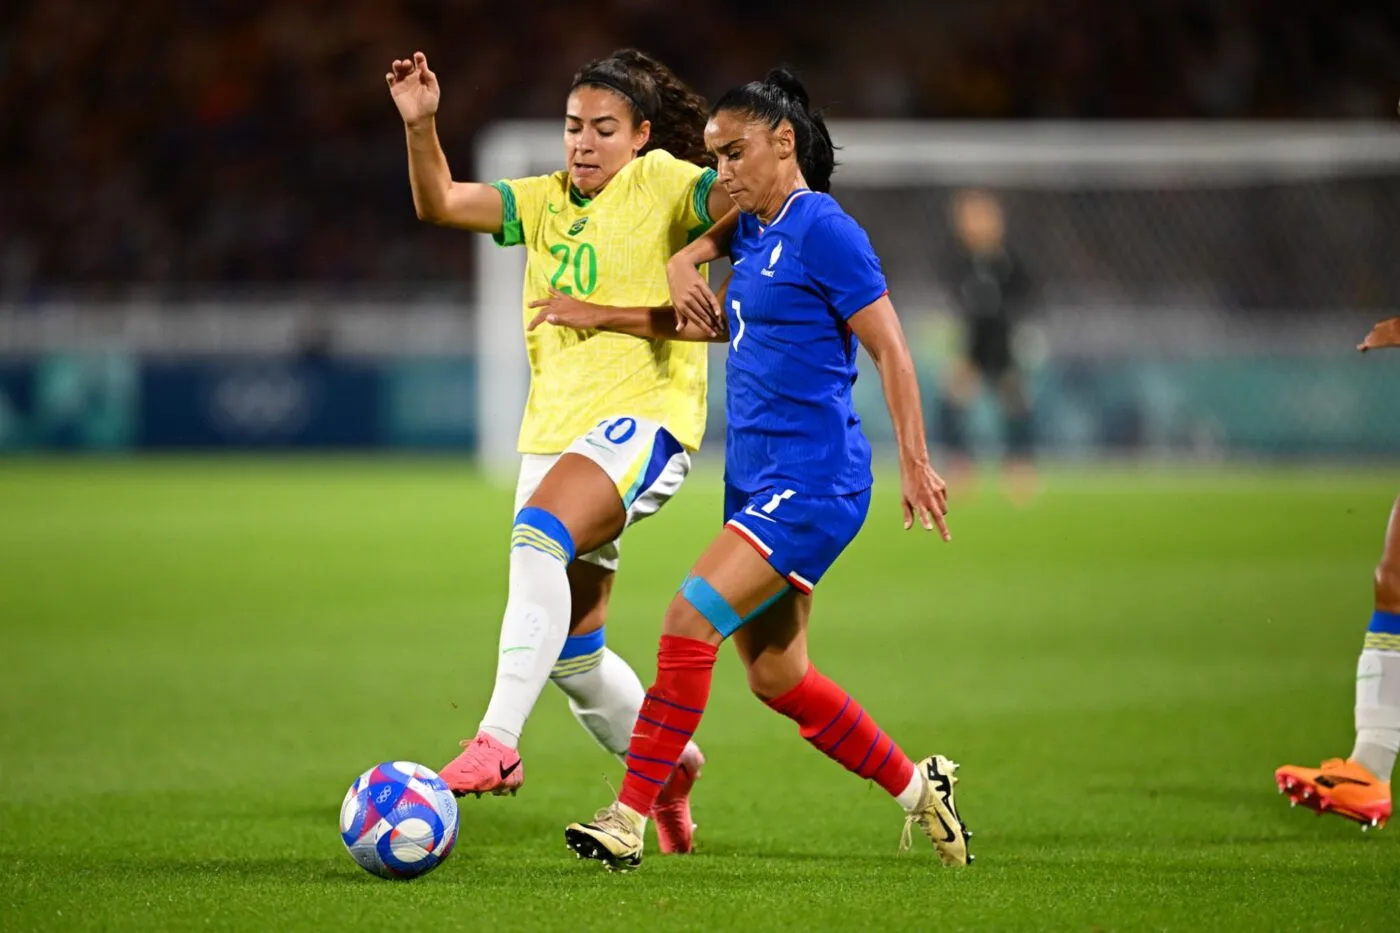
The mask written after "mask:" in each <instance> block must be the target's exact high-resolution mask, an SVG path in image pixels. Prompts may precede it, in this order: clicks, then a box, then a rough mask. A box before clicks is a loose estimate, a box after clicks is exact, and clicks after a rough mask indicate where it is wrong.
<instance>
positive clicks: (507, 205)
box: [491, 181, 525, 246]
mask: <svg viewBox="0 0 1400 933" xmlns="http://www.w3.org/2000/svg"><path fill="white" fill-rule="evenodd" d="M491 187H492V188H495V189H496V190H497V191H499V192H500V193H501V229H500V231H499V232H497V233H493V234H491V239H493V240H495V241H496V245H497V246H519V245H520V244H522V243H524V242H525V225H524V224H522V223H521V222H520V214H519V211H518V210H517V209H516V206H515V191H514V190H513V189H512V188H511V186H510V182H507V181H497V182H493V183H492V184H491Z"/></svg>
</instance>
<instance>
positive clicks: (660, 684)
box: [617, 635, 719, 815]
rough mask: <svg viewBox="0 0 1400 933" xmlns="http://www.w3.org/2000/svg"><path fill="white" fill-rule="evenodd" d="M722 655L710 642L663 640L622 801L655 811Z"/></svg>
mask: <svg viewBox="0 0 1400 933" xmlns="http://www.w3.org/2000/svg"><path fill="white" fill-rule="evenodd" d="M718 653H719V647H718V646H716V645H712V644H709V643H708V642H703V641H698V640H696V639H694V638H680V637H678V636H675V635H662V636H661V650H660V651H658V652H657V654H656V683H655V684H653V685H652V687H651V689H650V690H648V691H647V698H646V700H645V702H643V703H642V711H641V713H639V714H638V716H637V725H636V728H634V729H633V730H632V743H631V744H630V745H629V746H628V747H627V774H626V775H625V776H624V777H623V778H622V793H620V794H618V795H617V799H618V801H619V802H621V803H624V804H626V805H627V806H629V807H631V808H632V809H633V810H636V811H637V812H638V813H641V814H643V815H645V814H647V813H650V812H651V806H652V804H654V803H655V802H656V798H657V795H658V794H660V793H661V786H662V785H663V784H665V783H666V779H667V778H668V777H670V776H671V772H672V771H673V770H675V767H676V760H677V759H678V758H680V757H681V752H683V751H684V750H685V743H686V742H689V741H690V737H691V736H692V735H694V734H695V730H696V729H697V728H698V727H699V725H700V717H701V716H703V715H704V714H705V703H706V702H708V701H709V699H710V678H711V676H712V675H713V674H714V670H715V656H716V655H717V654H718Z"/></svg>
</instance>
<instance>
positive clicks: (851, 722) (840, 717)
mask: <svg viewBox="0 0 1400 933" xmlns="http://www.w3.org/2000/svg"><path fill="white" fill-rule="evenodd" d="M768 705H769V706H771V707H772V708H773V709H775V710H777V711H778V712H780V713H782V714H783V715H784V716H786V717H787V718H789V719H791V720H793V721H794V722H796V723H797V725H798V726H799V727H801V729H802V737H803V738H804V739H806V740H807V741H808V742H811V743H812V744H813V745H815V746H816V747H817V748H818V749H820V750H821V752H822V753H823V754H824V755H826V756H827V757H828V758H830V759H832V760H833V761H835V762H837V763H838V764H840V765H841V766H842V767H844V768H845V769H846V770H847V771H853V772H855V773H856V774H858V775H860V776H861V777H863V778H865V779H867V780H873V781H874V782H875V783H876V784H879V785H880V786H881V787H883V788H884V789H885V790H886V792H888V793H889V795H890V796H891V797H898V796H899V795H900V794H901V793H903V791H904V788H906V787H908V786H909V781H910V779H911V778H913V776H914V763H913V762H912V761H910V760H909V756H907V755H905V754H904V752H902V751H900V748H899V746H898V745H896V744H894V739H892V738H890V737H889V736H887V735H885V733H884V732H883V731H881V729H880V727H879V726H877V725H876V724H875V720H873V719H871V718H870V717H869V716H867V715H865V710H863V709H861V708H860V704H859V703H857V702H856V701H855V699H854V698H853V697H852V696H851V695H850V694H849V693H847V692H846V691H844V690H842V689H841V688H840V687H839V686H837V684H836V683H835V682H834V681H831V680H828V679H827V678H826V677H825V676H824V675H822V674H821V673H820V672H818V671H817V669H816V667H815V666H814V665H809V666H808V668H807V674H806V676H804V677H803V678H802V681H801V682H800V683H799V684H798V685H797V686H796V687H793V688H792V689H791V690H789V691H788V692H787V693H784V694H783V695H782V696H780V697H778V698H777V699H776V700H769V701H768Z"/></svg>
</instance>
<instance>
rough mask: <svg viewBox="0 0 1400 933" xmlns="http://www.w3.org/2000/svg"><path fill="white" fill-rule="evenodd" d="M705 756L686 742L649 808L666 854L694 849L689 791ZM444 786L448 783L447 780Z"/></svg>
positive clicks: (684, 852)
mask: <svg viewBox="0 0 1400 933" xmlns="http://www.w3.org/2000/svg"><path fill="white" fill-rule="evenodd" d="M704 764H705V756H704V755H702V754H700V746H698V745H696V744H695V743H694V742H688V743H686V746H685V751H683V752H681V757H680V760H679V761H677V762H676V769H675V770H674V771H672V772H671V776H670V777H669V778H667V779H666V785H665V786H664V787H662V788H661V795H660V796H659V797H657V798H656V803H655V804H653V805H652V808H651V819H652V822H653V823H655V824H656V844H657V846H658V847H659V848H660V849H661V851H662V852H663V853H664V854H666V855H685V854H688V853H690V852H693V851H694V850H695V824H694V823H693V822H691V819H690V789H691V788H692V787H694V786H695V782H696V781H697V780H699V779H700V769H701V768H702V767H704ZM448 783H451V782H450V781H449V782H448Z"/></svg>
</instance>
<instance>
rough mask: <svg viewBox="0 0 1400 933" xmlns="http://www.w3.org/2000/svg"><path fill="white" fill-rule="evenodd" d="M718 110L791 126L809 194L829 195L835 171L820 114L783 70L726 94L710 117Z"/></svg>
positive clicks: (774, 125)
mask: <svg viewBox="0 0 1400 933" xmlns="http://www.w3.org/2000/svg"><path fill="white" fill-rule="evenodd" d="M722 110H732V111H738V112H740V113H747V114H749V115H750V116H752V117H753V118H754V119H756V120H761V121H763V122H765V123H767V124H768V127H769V128H770V129H777V128H778V125H779V124H780V123H782V122H783V121H784V120H787V121H788V122H789V123H791V124H792V131H793V136H794V137H795V141H796V144H797V164H798V166H799V167H800V168H801V169H802V177H803V178H805V179H806V180H807V186H808V187H809V188H811V189H812V190H813V191H830V190H831V175H832V173H833V172H834V171H835V170H836V146H835V144H833V143H832V141H831V132H830V131H829V130H828V129H827V128H826V120H825V119H824V117H823V116H822V112H821V111H820V110H813V109H812V99H811V96H810V95H809V94H808V93H807V88H806V87H805V86H803V84H802V82H801V81H800V80H798V78H797V76H796V75H794V74H793V73H792V72H791V71H789V70H788V69H786V68H783V67H778V68H774V69H772V70H770V71H769V72H768V74H766V75H764V76H763V80H762V81H750V82H749V83H748V84H745V85H743V86H742V87H736V88H733V89H732V90H730V91H727V92H726V93H725V94H724V95H723V96H722V97H720V99H719V102H718V103H716V104H715V108H714V110H712V111H711V113H712V114H715V113H719V112H720V111H722Z"/></svg>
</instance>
